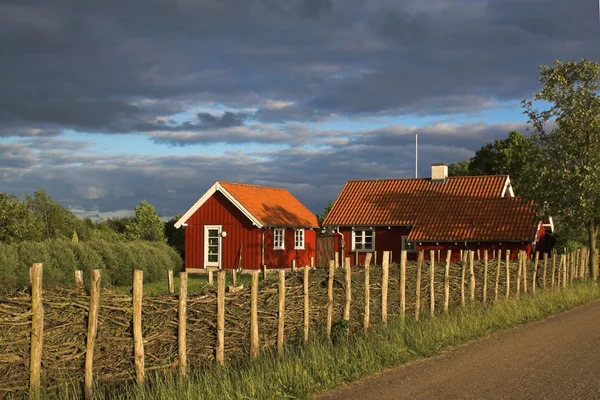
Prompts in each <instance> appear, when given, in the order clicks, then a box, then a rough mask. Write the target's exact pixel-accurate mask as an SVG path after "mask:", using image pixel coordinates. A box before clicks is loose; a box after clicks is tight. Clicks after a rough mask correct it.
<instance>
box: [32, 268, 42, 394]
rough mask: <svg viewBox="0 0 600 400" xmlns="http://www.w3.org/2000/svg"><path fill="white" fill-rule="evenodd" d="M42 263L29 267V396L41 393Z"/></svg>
mask: <svg viewBox="0 0 600 400" xmlns="http://www.w3.org/2000/svg"><path fill="white" fill-rule="evenodd" d="M42 267H43V266H42V264H40V263H35V264H33V265H32V266H31V268H30V269H29V276H30V279H31V314H32V315H31V349H30V359H29V397H30V398H32V399H33V398H38V396H39V395H40V376H41V369H42V346H43V336H44V305H43V304H42Z"/></svg>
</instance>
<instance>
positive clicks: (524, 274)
mask: <svg viewBox="0 0 600 400" xmlns="http://www.w3.org/2000/svg"><path fill="white" fill-rule="evenodd" d="M528 260H529V257H527V252H526V251H523V293H527V287H528V286H529V285H528V282H527V261H528Z"/></svg>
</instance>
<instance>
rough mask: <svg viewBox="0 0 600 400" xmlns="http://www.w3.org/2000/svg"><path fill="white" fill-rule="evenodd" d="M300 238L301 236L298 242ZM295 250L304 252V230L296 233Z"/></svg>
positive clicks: (297, 230)
mask: <svg viewBox="0 0 600 400" xmlns="http://www.w3.org/2000/svg"><path fill="white" fill-rule="evenodd" d="M298 236H300V240H298ZM294 249H296V250H304V229H296V230H295V231H294Z"/></svg>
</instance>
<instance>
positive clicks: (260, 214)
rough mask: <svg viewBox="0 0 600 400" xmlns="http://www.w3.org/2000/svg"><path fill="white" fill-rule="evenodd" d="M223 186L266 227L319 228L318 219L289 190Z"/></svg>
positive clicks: (239, 185)
mask: <svg viewBox="0 0 600 400" xmlns="http://www.w3.org/2000/svg"><path fill="white" fill-rule="evenodd" d="M219 184H220V185H221V186H222V187H223V188H224V189H225V190H227V192H228V193H229V194H231V195H232V196H233V197H234V198H235V199H236V200H237V201H238V202H239V203H240V204H241V205H242V206H243V207H244V208H245V209H246V210H248V212H249V213H250V214H252V215H253V216H254V217H255V218H256V219H257V220H258V221H260V223H261V224H263V225H265V226H290V227H311V228H317V227H318V226H319V223H318V221H317V217H316V215H315V214H313V213H312V212H311V211H310V210H309V209H308V208H306V207H305V206H304V205H303V204H302V203H301V202H300V201H299V200H298V199H296V198H295V197H294V196H293V195H292V194H291V193H290V192H289V191H287V189H282V188H273V187H267V186H256V185H248V184H242V183H232V182H219Z"/></svg>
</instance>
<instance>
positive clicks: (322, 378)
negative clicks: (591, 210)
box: [60, 282, 600, 399]
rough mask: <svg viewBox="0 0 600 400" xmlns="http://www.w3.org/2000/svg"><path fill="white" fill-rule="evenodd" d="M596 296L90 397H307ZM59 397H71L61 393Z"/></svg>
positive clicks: (585, 289)
mask: <svg viewBox="0 0 600 400" xmlns="http://www.w3.org/2000/svg"><path fill="white" fill-rule="evenodd" d="M597 298H600V288H599V287H598V285H597V284H594V283H590V282H580V283H576V284H574V285H573V286H572V287H570V288H567V289H562V290H557V291H546V292H538V294H537V295H536V296H524V297H522V298H521V300H520V301H516V300H509V301H506V300H504V301H500V302H498V303H496V304H492V305H488V306H483V305H481V304H478V303H476V304H473V305H470V306H468V307H465V308H462V309H457V310H454V311H452V312H451V313H450V314H448V315H440V316H436V318H428V317H424V318H422V319H421V321H420V322H415V321H414V319H412V318H407V320H406V321H404V322H403V321H401V320H400V319H399V318H397V317H396V318H392V319H391V321H390V323H389V325H388V329H384V328H376V329H373V330H372V331H370V332H369V334H367V335H364V334H362V333H361V334H356V335H351V336H350V338H346V337H345V336H344V335H336V337H338V339H337V340H336V341H335V342H334V343H331V342H330V341H328V340H326V339H325V338H322V337H321V338H314V339H313V341H312V342H311V343H310V344H309V345H308V346H288V347H287V348H286V353H285V356H284V357H283V358H278V357H277V355H276V354H274V353H272V352H266V353H263V354H262V355H261V356H260V357H259V358H258V359H257V360H255V361H250V360H246V361H242V362H239V363H237V364H236V363H231V364H228V365H226V366H225V367H223V368H219V367H216V366H215V367H212V368H209V369H207V370H204V371H195V372H192V373H191V374H190V376H189V377H188V378H180V377H178V376H177V375H175V374H156V375H152V374H149V375H148V379H147V382H146V384H145V386H144V387H137V386H135V385H130V386H126V387H121V388H117V389H115V388H112V389H108V388H98V390H97V391H96V393H95V394H96V398H115V399H131V398H133V399H189V398H194V399H307V398H310V396H311V395H314V394H317V393H319V392H323V391H325V390H327V389H330V388H333V387H335V386H338V385H340V384H342V383H345V382H352V381H354V380H356V379H359V378H361V377H363V376H365V375H368V374H371V373H374V372H376V371H379V370H381V369H382V368H389V367H394V366H398V365H401V364H404V363H406V362H409V361H411V360H415V359H418V358H423V357H430V356H432V355H435V354H437V353H439V352H440V351H442V350H444V349H446V348H449V347H452V346H456V345H458V344H461V343H465V342H468V341H470V340H473V339H476V338H480V337H483V336H486V335H489V334H491V333H493V332H496V331H500V330H504V329H507V328H511V327H514V326H517V325H520V324H523V323H527V322H532V321H537V320H541V319H544V318H546V317H548V316H550V315H553V314H557V313H560V312H562V311H565V310H568V309H570V308H573V307H575V306H577V305H580V304H584V303H586V302H588V301H591V300H593V299H597ZM60 397H61V398H66V397H70V398H73V395H72V393H71V394H70V395H68V396H67V395H66V394H65V393H62V394H61V396H60Z"/></svg>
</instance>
